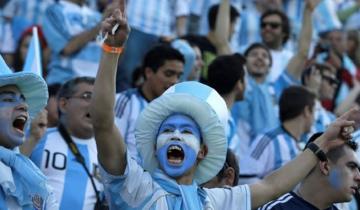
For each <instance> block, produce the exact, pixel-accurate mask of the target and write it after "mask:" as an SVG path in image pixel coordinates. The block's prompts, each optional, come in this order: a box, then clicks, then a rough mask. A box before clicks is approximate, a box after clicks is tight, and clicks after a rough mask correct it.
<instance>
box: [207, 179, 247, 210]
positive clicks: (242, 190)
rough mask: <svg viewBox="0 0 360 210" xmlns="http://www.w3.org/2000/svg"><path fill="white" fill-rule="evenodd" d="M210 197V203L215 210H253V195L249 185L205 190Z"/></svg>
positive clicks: (208, 204)
mask: <svg viewBox="0 0 360 210" xmlns="http://www.w3.org/2000/svg"><path fill="white" fill-rule="evenodd" d="M204 190H205V191H206V193H207V195H208V197H207V198H208V200H207V201H208V203H206V202H205V205H206V206H211V207H212V208H213V209H238V210H250V209H251V195H250V188H249V186H248V185H239V186H236V187H231V188H213V189H206V188H205V189H204Z"/></svg>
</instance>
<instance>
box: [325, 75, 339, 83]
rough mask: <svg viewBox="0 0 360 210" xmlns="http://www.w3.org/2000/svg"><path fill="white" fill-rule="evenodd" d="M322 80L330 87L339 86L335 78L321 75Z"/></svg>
mask: <svg viewBox="0 0 360 210" xmlns="http://www.w3.org/2000/svg"><path fill="white" fill-rule="evenodd" d="M321 77H322V78H323V79H325V80H326V81H328V82H329V83H330V85H339V81H338V80H337V79H335V78H332V77H329V76H326V75H322V76H321Z"/></svg>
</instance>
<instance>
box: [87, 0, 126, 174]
mask: <svg viewBox="0 0 360 210" xmlns="http://www.w3.org/2000/svg"><path fill="white" fill-rule="evenodd" d="M119 7H120V9H116V10H114V11H113V12H112V15H111V16H110V17H109V18H106V19H105V20H104V21H103V22H102V25H101V30H102V32H103V33H106V32H107V33H108V38H107V39H106V40H105V44H106V45H108V46H112V47H115V48H120V47H122V46H123V44H124V42H125V41H126V39H127V36H128V33H129V27H128V25H127V20H126V15H125V0H120V5H119ZM117 23H118V24H119V25H120V26H119V28H118V30H117V31H116V33H115V35H111V30H112V28H113V27H114V25H116V24H117ZM119 55H120V54H118V53H110V52H105V51H103V54H102V57H101V60H100V66H99V71H98V73H97V76H96V81H95V87H94V92H93V98H92V101H91V106H90V115H91V119H92V123H93V126H94V133H95V139H96V145H97V149H98V158H99V162H100V164H101V165H102V166H103V167H104V169H105V170H106V171H107V172H108V173H110V174H113V175H121V174H123V173H124V170H125V167H126V158H125V152H126V146H125V144H124V141H123V138H122V136H121V134H120V132H119V130H118V129H117V127H116V126H115V121H114V120H115V118H114V116H115V114H114V103H115V78H116V70H117V64H118V59H119Z"/></svg>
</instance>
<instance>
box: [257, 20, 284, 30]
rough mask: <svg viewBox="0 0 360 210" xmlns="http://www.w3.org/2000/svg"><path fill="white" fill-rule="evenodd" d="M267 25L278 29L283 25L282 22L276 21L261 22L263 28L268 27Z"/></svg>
mask: <svg viewBox="0 0 360 210" xmlns="http://www.w3.org/2000/svg"><path fill="white" fill-rule="evenodd" d="M266 26H270V28H272V29H277V28H279V27H280V26H281V23H274V22H262V23H261V24H260V27H261V28H266Z"/></svg>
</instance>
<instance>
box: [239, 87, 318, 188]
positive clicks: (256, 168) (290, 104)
mask: <svg viewBox="0 0 360 210" xmlns="http://www.w3.org/2000/svg"><path fill="white" fill-rule="evenodd" d="M279 105H280V110H279V115H280V122H281V124H280V126H278V127H277V128H274V129H271V130H269V131H267V132H266V133H265V134H263V135H259V136H258V137H257V138H256V139H255V140H254V141H253V142H252V143H251V145H250V150H249V151H248V153H247V154H246V155H244V158H242V159H241V160H240V165H241V166H242V168H243V170H242V171H241V176H240V177H242V179H241V183H250V182H253V181H254V180H256V178H257V179H263V178H264V177H265V176H267V175H268V174H270V173H271V172H272V171H274V170H276V169H278V168H280V167H282V166H284V165H285V164H286V163H288V162H289V161H290V160H292V159H294V158H295V157H296V156H297V155H298V154H299V153H300V151H301V150H302V149H303V148H304V145H302V141H301V137H302V135H304V134H305V133H307V132H309V131H310V128H311V126H312V124H313V121H314V107H315V95H314V94H313V93H311V92H309V91H308V90H306V89H305V88H303V87H301V86H292V87H289V88H287V89H285V90H284V91H283V93H282V94H281V97H280V101H279Z"/></svg>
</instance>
